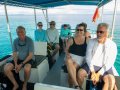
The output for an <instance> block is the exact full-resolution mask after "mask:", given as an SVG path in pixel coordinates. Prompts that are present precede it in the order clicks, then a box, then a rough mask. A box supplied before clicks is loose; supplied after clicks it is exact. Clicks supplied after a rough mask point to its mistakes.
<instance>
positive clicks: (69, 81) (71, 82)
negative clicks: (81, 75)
mask: <svg viewBox="0 0 120 90" xmlns="http://www.w3.org/2000/svg"><path fill="white" fill-rule="evenodd" d="M68 84H69V87H70V88H72V87H73V81H72V78H71V77H70V75H68Z"/></svg>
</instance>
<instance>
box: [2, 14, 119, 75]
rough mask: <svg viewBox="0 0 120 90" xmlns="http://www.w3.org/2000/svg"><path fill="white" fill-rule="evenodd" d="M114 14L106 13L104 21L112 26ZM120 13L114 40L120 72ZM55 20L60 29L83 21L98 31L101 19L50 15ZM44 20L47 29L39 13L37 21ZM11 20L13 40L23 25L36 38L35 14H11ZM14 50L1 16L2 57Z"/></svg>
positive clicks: (117, 18) (83, 15) (78, 15)
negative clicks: (65, 24) (94, 20)
mask: <svg viewBox="0 0 120 90" xmlns="http://www.w3.org/2000/svg"><path fill="white" fill-rule="evenodd" d="M112 17H113V16H112V14H106V15H104V17H103V20H104V22H107V23H108V24H109V25H110V28H111V27H112ZM119 19H120V14H118V15H117V16H116V23H115V32H114V41H115V42H116V44H117V48H118V55H117V58H116V62H115V67H116V69H117V71H118V73H119V74H120V38H119V35H120V23H119ZM51 20H54V21H56V28H57V29H60V28H61V25H62V24H64V23H67V24H70V25H71V27H72V29H74V28H75V27H76V24H78V23H81V22H86V23H87V25H88V29H90V30H89V31H90V32H95V31H96V26H97V24H98V23H99V22H101V19H99V20H98V21H97V22H96V23H93V22H92V15H91V14H69V15H65V14H60V15H57V14H56V15H52V14H51V15H49V21H51ZM39 21H42V22H43V25H44V26H43V28H44V29H46V26H47V24H46V21H45V18H44V16H43V15H37V22H39ZM9 22H10V30H11V33H12V40H14V39H15V38H16V37H17V35H16V27H17V26H19V25H22V26H24V27H25V28H26V32H27V35H28V36H30V37H31V38H32V39H33V40H34V30H35V29H36V26H35V21H34V15H9ZM11 52H12V48H11V44H10V40H9V34H8V31H7V24H6V18H5V16H0V58H2V57H3V56H5V55H7V54H10V53H11Z"/></svg>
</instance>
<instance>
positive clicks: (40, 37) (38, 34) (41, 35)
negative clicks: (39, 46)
mask: <svg viewBox="0 0 120 90" xmlns="http://www.w3.org/2000/svg"><path fill="white" fill-rule="evenodd" d="M34 34H35V41H41V42H46V41H47V37H46V31H45V30H43V29H42V30H39V29H37V30H35V33H34Z"/></svg>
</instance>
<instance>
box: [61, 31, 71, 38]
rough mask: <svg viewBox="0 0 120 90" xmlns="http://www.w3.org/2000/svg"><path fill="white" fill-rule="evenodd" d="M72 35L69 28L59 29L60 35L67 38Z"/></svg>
mask: <svg viewBox="0 0 120 90" xmlns="http://www.w3.org/2000/svg"><path fill="white" fill-rule="evenodd" d="M71 35H72V32H71V31H70V29H66V30H65V29H61V32H60V37H64V38H67V37H69V36H71Z"/></svg>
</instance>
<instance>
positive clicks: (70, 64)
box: [66, 59, 78, 86]
mask: <svg viewBox="0 0 120 90" xmlns="http://www.w3.org/2000/svg"><path fill="white" fill-rule="evenodd" d="M66 65H67V70H68V73H69V75H70V77H71V79H72V81H73V83H74V85H75V86H78V82H77V80H76V67H77V66H75V64H74V63H73V61H72V59H68V60H67V61H66Z"/></svg>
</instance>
